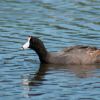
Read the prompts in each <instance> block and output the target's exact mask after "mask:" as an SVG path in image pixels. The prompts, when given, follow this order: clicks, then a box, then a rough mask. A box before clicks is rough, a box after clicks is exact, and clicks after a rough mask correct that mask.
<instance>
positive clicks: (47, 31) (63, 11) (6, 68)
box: [0, 0, 100, 100]
mask: <svg viewBox="0 0 100 100" xmlns="http://www.w3.org/2000/svg"><path fill="white" fill-rule="evenodd" d="M28 35H33V36H37V37H39V38H40V39H41V40H42V41H43V42H44V44H45V46H46V48H47V49H48V51H59V50H61V49H62V48H64V47H66V46H72V45H90V46H96V47H98V48H100V1H99V0H0V100H6V99H9V100H17V99H20V100H33V99H34V100H46V99H48V100H99V99H100V65H82V66H75V65H73V66H72V65H67V66H65V65H46V64H44V65H40V62H39V60H38V57H37V55H36V54H35V52H33V51H32V50H26V51H23V50H20V47H21V46H22V44H24V43H25V41H26V39H27V36H28Z"/></svg>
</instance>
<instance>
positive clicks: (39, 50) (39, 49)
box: [34, 43, 48, 63]
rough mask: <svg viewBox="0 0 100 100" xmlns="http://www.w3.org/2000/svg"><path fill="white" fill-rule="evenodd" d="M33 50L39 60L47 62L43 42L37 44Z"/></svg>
mask: <svg viewBox="0 0 100 100" xmlns="http://www.w3.org/2000/svg"><path fill="white" fill-rule="evenodd" d="M34 50H35V52H36V53H37V54H38V56H39V60H40V62H41V63H47V61H46V56H47V53H48V51H47V50H46V48H45V46H44V44H43V43H40V44H37V45H36V47H35V49H34Z"/></svg>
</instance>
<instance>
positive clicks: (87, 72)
mask: <svg viewBox="0 0 100 100" xmlns="http://www.w3.org/2000/svg"><path fill="white" fill-rule="evenodd" d="M97 68H100V65H53V64H40V67H39V70H38V71H37V72H36V74H35V75H30V76H31V77H27V79H26V78H25V79H24V82H23V83H24V84H26V85H28V86H38V85H41V84H42V82H43V81H45V78H44V77H45V75H46V74H47V73H48V72H49V71H50V70H51V71H58V70H63V71H64V73H67V72H69V71H70V72H71V73H74V74H75V76H76V77H79V78H87V77H93V71H94V70H95V69H97ZM71 73H70V74H71ZM66 80H67V79H66Z"/></svg>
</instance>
